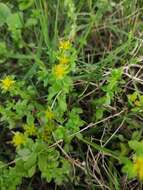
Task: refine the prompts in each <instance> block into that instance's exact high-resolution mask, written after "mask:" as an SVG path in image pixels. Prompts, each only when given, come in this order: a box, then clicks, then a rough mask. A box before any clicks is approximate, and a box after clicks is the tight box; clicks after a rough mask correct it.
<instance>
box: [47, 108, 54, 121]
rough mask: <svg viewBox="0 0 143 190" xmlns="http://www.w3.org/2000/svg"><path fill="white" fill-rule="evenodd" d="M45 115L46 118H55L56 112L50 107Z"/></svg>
mask: <svg viewBox="0 0 143 190" xmlns="http://www.w3.org/2000/svg"><path fill="white" fill-rule="evenodd" d="M45 115H46V118H47V119H49V120H51V119H54V113H53V112H52V111H51V110H50V109H48V110H47V111H46V112H45Z"/></svg>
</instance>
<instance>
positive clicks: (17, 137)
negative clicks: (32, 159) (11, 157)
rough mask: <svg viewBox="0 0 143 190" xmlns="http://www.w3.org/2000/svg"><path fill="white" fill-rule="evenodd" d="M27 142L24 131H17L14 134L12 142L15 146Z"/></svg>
mask: <svg viewBox="0 0 143 190" xmlns="http://www.w3.org/2000/svg"><path fill="white" fill-rule="evenodd" d="M25 142H26V137H25V136H24V134H23V133H20V132H15V133H14V136H13V139H12V144H13V145H14V146H16V147H17V146H20V145H22V144H25Z"/></svg>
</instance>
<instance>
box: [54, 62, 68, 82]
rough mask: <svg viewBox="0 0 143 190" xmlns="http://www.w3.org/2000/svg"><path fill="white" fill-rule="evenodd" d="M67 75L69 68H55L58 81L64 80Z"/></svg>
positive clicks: (60, 66)
mask: <svg viewBox="0 0 143 190" xmlns="http://www.w3.org/2000/svg"><path fill="white" fill-rule="evenodd" d="M66 73H67V67H65V66H64V65H62V64H58V65H56V66H55V67H54V75H55V77H56V78H57V79H62V78H63V77H64V76H65V74H66Z"/></svg>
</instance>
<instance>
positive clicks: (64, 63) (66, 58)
mask: <svg viewBox="0 0 143 190" xmlns="http://www.w3.org/2000/svg"><path fill="white" fill-rule="evenodd" d="M59 63H60V64H62V65H67V64H68V63H69V59H68V57H65V56H62V57H60V58H59Z"/></svg>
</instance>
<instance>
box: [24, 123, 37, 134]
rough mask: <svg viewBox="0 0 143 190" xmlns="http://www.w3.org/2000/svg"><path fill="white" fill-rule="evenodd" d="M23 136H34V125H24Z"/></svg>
mask: <svg viewBox="0 0 143 190" xmlns="http://www.w3.org/2000/svg"><path fill="white" fill-rule="evenodd" d="M23 128H24V130H25V134H26V135H28V136H32V135H36V127H35V125H31V126H30V125H24V126H23Z"/></svg>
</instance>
